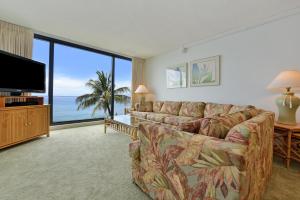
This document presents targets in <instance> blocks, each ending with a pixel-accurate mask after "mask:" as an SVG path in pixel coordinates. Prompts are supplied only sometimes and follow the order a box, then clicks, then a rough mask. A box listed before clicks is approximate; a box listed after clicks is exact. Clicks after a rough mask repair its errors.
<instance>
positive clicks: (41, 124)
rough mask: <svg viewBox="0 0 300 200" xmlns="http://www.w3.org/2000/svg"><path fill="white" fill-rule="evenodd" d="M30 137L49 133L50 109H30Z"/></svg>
mask: <svg viewBox="0 0 300 200" xmlns="http://www.w3.org/2000/svg"><path fill="white" fill-rule="evenodd" d="M27 110H28V134H29V136H28V137H30V136H31V137H33V136H37V135H42V134H45V133H48V131H49V119H48V107H46V106H45V107H39V108H28V109H27Z"/></svg>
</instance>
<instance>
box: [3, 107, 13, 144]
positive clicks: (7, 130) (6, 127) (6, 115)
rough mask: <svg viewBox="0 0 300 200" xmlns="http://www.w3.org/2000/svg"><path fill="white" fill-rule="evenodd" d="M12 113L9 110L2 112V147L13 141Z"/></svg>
mask: <svg viewBox="0 0 300 200" xmlns="http://www.w3.org/2000/svg"><path fill="white" fill-rule="evenodd" d="M10 124H11V114H10V112H7V111H1V112H0V147H2V146H6V145H8V144H10V143H12V134H11V133H12V132H11V125H10Z"/></svg>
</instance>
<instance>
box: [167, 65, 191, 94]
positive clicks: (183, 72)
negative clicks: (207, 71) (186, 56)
mask: <svg viewBox="0 0 300 200" xmlns="http://www.w3.org/2000/svg"><path fill="white" fill-rule="evenodd" d="M166 76H167V77H166V78H167V88H185V87H187V63H182V64H179V65H175V66H172V67H168V68H167V69H166Z"/></svg>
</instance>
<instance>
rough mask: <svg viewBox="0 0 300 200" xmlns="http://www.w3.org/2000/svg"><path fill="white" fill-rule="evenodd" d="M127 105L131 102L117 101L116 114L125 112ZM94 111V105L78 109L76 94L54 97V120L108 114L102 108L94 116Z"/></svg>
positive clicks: (46, 99)
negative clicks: (122, 102)
mask: <svg viewBox="0 0 300 200" xmlns="http://www.w3.org/2000/svg"><path fill="white" fill-rule="evenodd" d="M45 103H48V98H47V97H45ZM125 107H130V104H127V105H124V104H118V103H115V115H120V114H124V108H125ZM92 113H93V107H91V108H88V109H84V110H77V104H76V96H54V97H53V121H54V122H60V121H70V120H82V119H91V118H103V117H105V116H106V115H105V113H104V112H103V111H102V110H98V111H97V112H96V113H95V115H94V116H92Z"/></svg>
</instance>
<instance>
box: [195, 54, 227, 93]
mask: <svg viewBox="0 0 300 200" xmlns="http://www.w3.org/2000/svg"><path fill="white" fill-rule="evenodd" d="M220 58H221V56H219V55H218V56H213V57H209V58H204V59H198V60H194V61H191V62H190V64H189V72H190V77H189V79H190V86H191V87H201V86H216V85H220Z"/></svg>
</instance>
